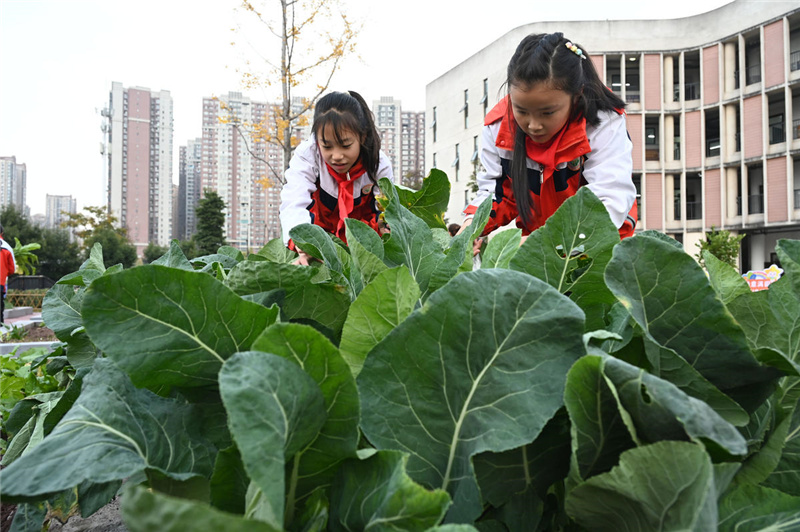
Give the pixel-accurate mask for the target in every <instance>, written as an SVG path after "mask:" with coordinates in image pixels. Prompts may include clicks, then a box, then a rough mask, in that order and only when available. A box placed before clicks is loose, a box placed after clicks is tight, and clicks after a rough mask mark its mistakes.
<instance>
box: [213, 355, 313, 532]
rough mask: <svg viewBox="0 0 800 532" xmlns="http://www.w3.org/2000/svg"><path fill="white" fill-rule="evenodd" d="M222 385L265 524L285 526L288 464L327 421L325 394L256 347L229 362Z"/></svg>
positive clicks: (291, 364)
mask: <svg viewBox="0 0 800 532" xmlns="http://www.w3.org/2000/svg"><path fill="white" fill-rule="evenodd" d="M219 389H220V394H221V395H222V401H223V403H224V404H225V409H226V410H227V411H228V419H229V425H230V429H231V435H232V436H233V439H234V440H235V441H236V446H237V447H238V449H239V452H240V453H241V456H242V462H244V466H245V469H246V470H247V473H248V475H249V476H250V478H251V479H252V480H253V482H254V483H255V484H256V485H257V486H258V488H259V489H260V491H261V493H262V494H263V497H264V502H265V503H266V505H265V507H266V509H267V514H266V522H268V523H270V524H271V525H272V526H275V527H276V528H281V527H282V526H283V522H284V511H285V493H284V488H285V478H284V465H285V463H286V462H287V461H289V460H291V458H292V457H293V456H294V455H295V453H297V452H299V451H300V450H302V449H303V448H304V447H305V446H306V445H308V444H309V442H311V441H313V440H314V438H316V437H317V433H318V432H319V429H320V427H322V425H323V424H324V423H325V420H326V418H327V414H326V411H325V404H324V399H323V397H322V392H321V391H320V388H319V386H317V383H316V382H314V380H313V379H312V378H311V377H310V376H309V375H308V374H307V373H306V372H304V371H303V370H302V368H301V367H300V366H298V365H297V363H296V362H294V361H289V360H286V359H285V358H283V357H280V356H277V355H273V354H270V353H262V352H258V351H245V352H241V353H236V354H235V355H233V356H232V357H231V358H229V359H228V360H226V361H225V365H224V366H223V367H222V370H221V371H220V372H219Z"/></svg>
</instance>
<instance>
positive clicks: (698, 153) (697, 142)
mask: <svg viewBox="0 0 800 532" xmlns="http://www.w3.org/2000/svg"><path fill="white" fill-rule="evenodd" d="M685 120H686V125H685V127H684V129H685V132H686V142H685V143H684V146H686V167H687V168H697V167H699V166H700V165H701V164H702V146H703V136H702V131H701V128H700V111H692V112H691V113H686V115H685Z"/></svg>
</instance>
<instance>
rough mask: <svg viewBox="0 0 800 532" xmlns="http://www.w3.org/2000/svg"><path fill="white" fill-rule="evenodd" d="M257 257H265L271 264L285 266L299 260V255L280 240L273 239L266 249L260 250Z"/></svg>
mask: <svg viewBox="0 0 800 532" xmlns="http://www.w3.org/2000/svg"><path fill="white" fill-rule="evenodd" d="M256 255H258V256H261V257H264V258H265V259H267V260H268V261H270V262H278V263H281V264H285V263H288V262H292V261H294V260H295V259H296V258H297V253H295V252H294V251H292V250H291V249H289V248H287V247H286V246H285V245H284V244H283V240H281V239H280V238H273V239H272V240H270V241H269V242H267V243H266V244H264V247H262V248H261V249H259V250H258V253H256Z"/></svg>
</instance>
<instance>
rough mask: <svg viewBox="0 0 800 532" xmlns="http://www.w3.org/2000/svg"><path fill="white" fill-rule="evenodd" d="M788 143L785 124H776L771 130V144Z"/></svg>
mask: <svg viewBox="0 0 800 532" xmlns="http://www.w3.org/2000/svg"><path fill="white" fill-rule="evenodd" d="M781 142H786V133H785V132H784V130H783V124H774V125H771V126H770V128H769V143H770V144H780V143H781Z"/></svg>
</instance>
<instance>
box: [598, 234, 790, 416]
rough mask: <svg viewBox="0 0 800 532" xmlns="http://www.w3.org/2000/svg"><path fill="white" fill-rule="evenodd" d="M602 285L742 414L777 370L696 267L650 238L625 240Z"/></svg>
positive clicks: (767, 390)
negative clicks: (754, 348) (762, 358)
mask: <svg viewBox="0 0 800 532" xmlns="http://www.w3.org/2000/svg"><path fill="white" fill-rule="evenodd" d="M605 277H606V283H607V285H608V288H609V289H611V291H612V292H613V293H614V295H615V296H616V297H617V299H619V301H620V302H622V304H623V305H625V307H626V308H627V309H628V311H629V312H630V313H631V315H632V316H633V319H634V320H636V323H638V324H639V326H640V327H641V328H642V330H644V331H645V332H646V334H647V335H649V336H650V337H651V338H652V339H653V340H654V341H655V342H656V343H658V344H659V345H662V346H664V347H667V348H669V349H672V350H674V351H675V352H676V353H678V354H679V355H680V356H681V357H683V358H684V359H686V360H687V361H688V362H689V364H690V365H691V366H692V367H694V369H695V370H697V371H698V372H699V373H700V374H701V375H703V377H705V378H706V379H708V381H709V382H711V383H712V384H714V385H715V386H716V387H717V388H719V389H720V390H722V391H723V392H724V393H726V394H728V395H729V396H730V397H731V398H733V399H734V400H735V401H736V402H738V403H739V404H740V405H741V406H742V407H744V408H745V410H747V411H748V412H752V411H753V410H755V409H756V408H757V407H758V405H760V404H761V403H762V402H763V401H764V400H765V399H766V398H767V397H768V396H769V395H770V394H771V393H772V391H773V390H774V387H775V382H776V380H777V379H778V378H779V377H780V376H781V373H780V372H779V371H778V370H776V369H774V368H771V367H765V366H762V365H761V364H759V362H758V361H757V360H756V358H755V357H754V356H753V353H752V352H751V351H750V349H749V346H748V343H747V339H746V337H745V335H744V332H743V331H742V329H741V327H740V326H739V325H738V324H737V323H736V322H735V321H734V319H733V317H732V316H731V314H730V313H729V312H728V311H727V309H726V308H725V306H724V305H723V304H722V302H721V301H720V299H719V298H718V297H717V295H716V292H715V291H714V289H713V288H711V285H710V284H709V281H708V278H707V277H706V275H705V273H704V272H703V270H702V269H701V268H700V266H699V265H698V264H697V263H696V262H695V261H694V259H692V258H691V257H690V256H689V255H687V254H686V253H684V252H683V251H681V250H679V249H677V248H676V247H674V246H671V245H669V244H666V243H664V242H661V241H659V240H657V239H655V238H641V237H632V238H626V239H624V240H623V241H622V242H620V243H619V244H618V245H617V246H615V247H614V251H613V258H612V259H611V261H610V262H609V264H608V267H607V268H606V272H605Z"/></svg>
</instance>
